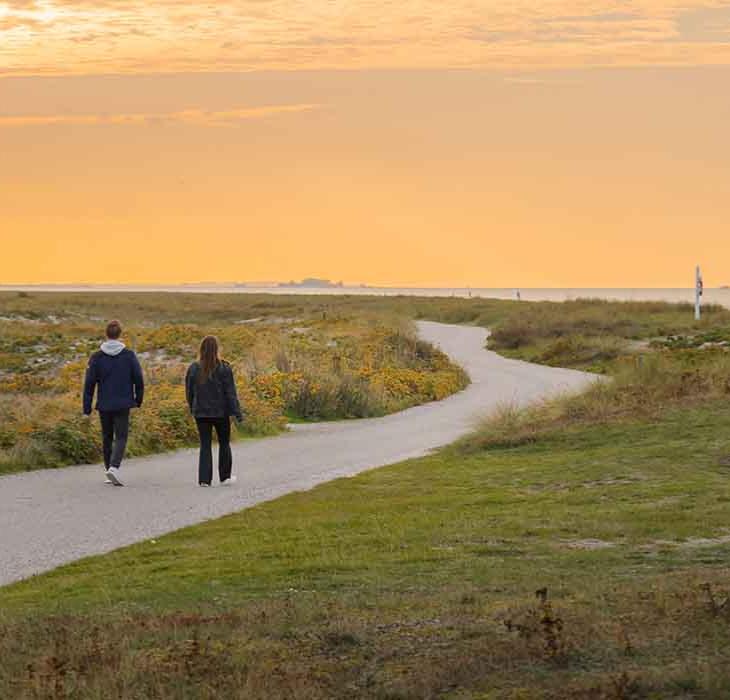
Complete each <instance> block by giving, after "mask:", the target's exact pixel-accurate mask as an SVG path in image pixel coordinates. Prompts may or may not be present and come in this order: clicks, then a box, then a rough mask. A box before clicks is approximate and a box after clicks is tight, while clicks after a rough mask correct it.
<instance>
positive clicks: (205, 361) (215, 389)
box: [185, 335, 243, 486]
mask: <svg viewBox="0 0 730 700" xmlns="http://www.w3.org/2000/svg"><path fill="white" fill-rule="evenodd" d="M185 394H186V396H187V400H188V406H189V407H190V413H192V414H193V417H194V418H195V422H196V423H197V424H198V433H199V435H200V458H199V460H198V483H199V484H200V485H201V486H210V484H211V481H212V480H213V447H212V443H213V428H215V432H216V434H217V435H218V475H219V476H220V480H221V484H223V485H226V486H228V485H230V484H232V483H234V482H235V481H236V477H235V476H231V469H232V467H233V455H232V454H231V416H234V417H235V418H236V420H237V421H238V422H239V423H240V422H241V421H242V420H243V415H242V413H241V406H240V404H239V403H238V395H237V393H236V383H235V381H234V379H233V370H232V369H231V366H230V365H229V364H228V363H227V362H226V361H225V360H221V358H220V355H219V350H218V339H217V338H215V337H214V336H212V335H209V336H206V337H205V338H203V342H202V343H201V344H200V359H199V360H198V361H197V362H193V364H192V365H190V367H189V368H188V373H187V376H186V377H185Z"/></svg>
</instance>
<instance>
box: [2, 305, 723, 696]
mask: <svg viewBox="0 0 730 700" xmlns="http://www.w3.org/2000/svg"><path fill="white" fill-rule="evenodd" d="M272 303H274V302H272ZM292 303H300V304H306V303H310V302H302V301H296V302H292ZM312 303H321V302H312ZM344 308H348V309H349V312H350V313H352V312H353V309H359V310H358V312H357V313H366V312H367V313H373V312H375V311H378V310H379V313H386V312H387V313H388V314H393V315H394V316H396V317H400V318H417V317H421V318H433V319H437V320H444V321H460V322H471V323H480V324H483V325H487V326H490V327H491V329H492V337H491V339H490V347H492V348H493V349H499V351H500V352H503V353H505V354H508V355H510V356H517V357H532V358H533V359H540V358H542V361H545V362H550V363H553V362H556V360H555V358H556V357H561V358H562V361H563V362H564V363H565V364H566V365H569V366H578V367H584V368H589V369H592V370H593V371H596V372H600V373H603V374H606V375H609V377H610V378H607V379H606V380H605V381H599V382H597V383H596V384H595V385H594V386H593V387H592V388H591V389H589V390H588V391H587V392H586V393H584V394H581V395H577V396H570V397H563V398H560V399H557V400H553V401H550V402H547V403H544V404H541V405H536V406H532V407H530V408H526V409H523V410H516V409H514V408H513V407H510V406H505V407H504V408H503V409H502V410H501V411H499V412H498V413H497V414H496V415H495V416H492V417H491V418H490V419H488V420H487V421H486V422H485V423H484V425H482V426H481V427H480V428H479V429H478V430H476V431H475V433H474V434H473V435H470V436H469V437H467V438H465V439H464V440H462V441H460V442H458V443H457V444H455V445H453V446H450V447H448V448H445V449H443V450H441V451H439V452H438V453H436V454H434V455H431V456H429V457H426V458H423V459H418V460H411V461H407V462H404V463H402V464H398V465H393V466H390V467H385V468H382V469H378V470H374V471H371V472H368V473H365V474H362V475H360V476H358V477H356V478H350V479H341V480H338V481H334V482H331V483H328V484H324V485H322V486H319V487H317V488H315V489H313V490H312V491H309V492H306V493H297V494H292V495H290V496H286V497H284V498H280V499H277V500H276V501H272V502H270V503H265V504H262V505H259V506H257V507H255V508H251V509H249V510H246V511H243V512H241V513H238V514H235V515H231V516H229V517H226V518H223V519H221V520H217V521H213V522H209V523H205V524H202V525H199V526H196V527H193V528H187V529H184V530H181V531H179V532H176V533H172V534H170V535H167V536H165V537H161V538H158V539H157V540H154V541H148V542H142V543H139V544H137V545H134V546H132V547H127V548H124V549H121V550H119V551H117V552H114V553H111V554H108V555H104V556H100V557H92V558H89V559H86V560H83V561H80V562H77V563H74V564H71V565H68V566H65V567H61V568H60V569H57V570H55V571H53V572H50V573H48V574H45V575H42V576H38V577H34V578H32V579H30V580H28V581H25V582H21V583H19V584H15V585H12V586H9V587H6V588H3V589H0V658H1V659H2V663H0V697H5V696H7V697H13V698H18V699H19V700H25V699H31V698H33V699H35V698H59V697H74V698H101V697H104V698H140V699H141V698H159V699H160V700H162V699H165V700H166V699H168V698H170V699H172V698H182V697H186V698H216V697H231V698H251V699H254V700H255V699H257V698H262V699H263V698H267V699H269V698H272V699H277V698H282V699H283V698H294V697H296V698H311V699H317V700H319V699H320V698H321V699H322V700H324V699H329V698H335V699H336V698H343V699H344V698H372V699H373V700H386V699H387V700H396V699H398V700H417V699H419V700H420V699H422V698H434V699H435V698H449V699H451V700H486V699H489V700H493V699H496V698H499V699H502V698H504V699H508V700H533V699H540V698H544V699H546V700H593V699H599V700H640V699H641V700H644V699H646V700H652V699H656V700H659V699H662V700H663V699H665V698H668V699H670V700H680V699H682V700H684V699H687V698H707V699H714V698H718V699H720V698H726V697H728V696H730V670H729V669H730V651H728V650H729V649H730V583H729V579H728V573H729V572H730V526H729V525H728V523H729V520H728V513H730V510H729V508H730V480H729V477H730V401H729V400H728V399H730V349H729V348H728V345H727V343H728V340H730V314H729V313H728V312H727V311H725V310H723V309H719V308H717V309H710V310H709V311H708V313H707V314H706V316H705V319H704V320H703V321H702V322H701V323H699V324H697V323H695V322H694V321H693V319H692V314H691V309H690V308H688V307H684V306H673V305H666V304H660V305H654V304H631V305H622V304H613V303H606V302H597V301H579V302H571V303H569V304H566V305H565V306H563V307H561V306H560V305H550V304H547V305H546V304H535V305H532V304H524V303H523V304H520V305H518V304H515V303H512V302H507V303H500V302H492V301H488V300H453V299H437V300H433V299H430V300H424V299H419V300H414V299H405V298H403V299H367V300H351V299H343V300H340V301H335V302H333V303H332V306H331V307H330V308H329V309H328V311H327V313H328V314H332V313H335V314H339V313H344V312H343V311H342V309H344ZM561 308H562V310H563V311H562V313H561ZM274 313H275V312H274ZM318 313H320V315H321V313H322V312H321V310H320V311H318ZM576 338H582V339H584V340H581V341H580V343H578V341H576V340H575V339H576ZM585 339H589V340H585ZM558 342H560V343H562V345H561V348H562V349H560V351H559V352H558V353H556V354H550V355H549V356H546V355H545V354H544V351H545V348H546V347H547V346H549V345H551V344H555V343H558ZM588 343H590V344H593V345H594V346H598V345H603V344H606V345H608V344H610V345H611V347H614V348H615V352H614V353H613V354H612V356H611V357H606V356H601V357H596V356H589V355H588V354H586V353H585V352H583V351H581V352H577V351H576V347H580V348H585V346H586V344H588ZM510 346H511V347H510ZM110 571H113V572H114V575H113V576H110ZM110 601H113V605H110Z"/></svg>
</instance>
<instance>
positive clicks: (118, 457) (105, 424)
mask: <svg viewBox="0 0 730 700" xmlns="http://www.w3.org/2000/svg"><path fill="white" fill-rule="evenodd" d="M99 418H100V419H101V436H102V442H103V451H104V466H105V467H106V468H107V469H109V467H116V468H117V469H119V467H120V466H121V465H122V460H123V459H124V452H125V450H126V449H127V438H128V437H129V409H128V408H124V409H122V410H121V411H99Z"/></svg>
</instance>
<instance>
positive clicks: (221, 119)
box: [0, 104, 322, 128]
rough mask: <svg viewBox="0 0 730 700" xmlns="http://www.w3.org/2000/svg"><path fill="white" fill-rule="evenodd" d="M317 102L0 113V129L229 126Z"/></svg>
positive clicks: (306, 109)
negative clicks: (163, 109)
mask: <svg viewBox="0 0 730 700" xmlns="http://www.w3.org/2000/svg"><path fill="white" fill-rule="evenodd" d="M321 108H322V105H318V104H289V105H265V106H262V107H241V108H237V109H229V110H221V111H207V110H202V109H185V110H181V111H178V112H162V113H142V112H131V113H129V114H43V115H13V116H0V128H3V127H23V126H59V125H60V126H103V125H112V126H140V125H152V124H171V123H178V124H191V125H194V126H230V125H232V124H235V123H236V122H240V121H245V120H247V119H263V118H266V117H270V116H274V115H279V114H296V113H301V112H310V111H312V110H315V109H321Z"/></svg>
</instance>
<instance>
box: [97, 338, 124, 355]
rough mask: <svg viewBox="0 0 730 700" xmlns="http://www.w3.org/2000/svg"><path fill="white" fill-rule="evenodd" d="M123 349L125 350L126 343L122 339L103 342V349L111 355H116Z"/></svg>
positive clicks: (106, 353)
mask: <svg viewBox="0 0 730 700" xmlns="http://www.w3.org/2000/svg"><path fill="white" fill-rule="evenodd" d="M122 350H124V343H123V342H122V341H121V340H105V341H104V342H103V343H102V344H101V351H102V352H103V353H104V354H105V355H110V356H111V357H116V356H117V355H118V354H119V353H120V352H121V351H122Z"/></svg>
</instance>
